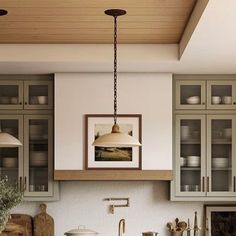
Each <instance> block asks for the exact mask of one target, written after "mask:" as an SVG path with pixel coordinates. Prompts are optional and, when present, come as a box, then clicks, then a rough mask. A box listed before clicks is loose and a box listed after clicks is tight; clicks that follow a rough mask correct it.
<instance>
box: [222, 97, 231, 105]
mask: <svg viewBox="0 0 236 236" xmlns="http://www.w3.org/2000/svg"><path fill="white" fill-rule="evenodd" d="M222 103H223V104H227V105H230V104H232V97H231V96H224V97H222Z"/></svg>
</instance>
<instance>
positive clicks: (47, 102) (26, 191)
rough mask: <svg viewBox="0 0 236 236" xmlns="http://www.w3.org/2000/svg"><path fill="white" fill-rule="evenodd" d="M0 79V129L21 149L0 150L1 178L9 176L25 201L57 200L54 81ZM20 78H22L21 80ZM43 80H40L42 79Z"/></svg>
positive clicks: (28, 78) (27, 77)
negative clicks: (10, 136)
mask: <svg viewBox="0 0 236 236" xmlns="http://www.w3.org/2000/svg"><path fill="white" fill-rule="evenodd" d="M1 77H5V76H0V129H1V130H2V131H3V132H7V133H10V134H11V135H13V136H15V137H16V138H18V139H19V140H20V141H21V143H22V144H23V145H22V146H21V147H14V148H4V147H1V148H0V175H4V176H8V179H9V180H10V182H12V183H13V184H18V187H19V190H20V191H21V192H22V194H23V196H24V200H28V201H50V200H57V199H58V196H59V194H58V183H57V182H54V181H53V174H54V173H53V170H54V166H53V164H54V142H53V133H54V122H53V117H54V106H53V80H52V78H50V79H44V76H39V77H40V78H37V79H34V78H33V79H30V78H31V76H25V77H26V79H24V76H21V78H19V80H18V78H17V77H18V76H15V77H16V79H15V77H14V79H12V78H11V79H9V80H7V79H3V80H1ZM22 77H23V78H22ZM42 77H43V78H42Z"/></svg>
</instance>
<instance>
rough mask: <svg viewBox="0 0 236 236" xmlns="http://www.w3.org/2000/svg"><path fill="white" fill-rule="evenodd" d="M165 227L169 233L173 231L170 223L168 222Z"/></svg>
mask: <svg viewBox="0 0 236 236" xmlns="http://www.w3.org/2000/svg"><path fill="white" fill-rule="evenodd" d="M166 227H167V228H168V230H169V231H170V232H171V231H174V225H173V224H172V223H171V222H168V223H167V224H166Z"/></svg>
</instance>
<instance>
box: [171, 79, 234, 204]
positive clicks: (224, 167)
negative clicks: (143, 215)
mask: <svg viewBox="0 0 236 236" xmlns="http://www.w3.org/2000/svg"><path fill="white" fill-rule="evenodd" d="M174 82H175V89H176V91H175V95H176V96H175V97H174V99H175V109H174V110H173V112H174V119H175V128H174V135H173V138H174V140H173V143H174V146H173V150H174V152H173V162H174V170H175V171H174V180H173V181H172V184H171V199H172V200H179V201H193V200H195V201H222V200H224V201H235V197H236V151H235V150H236V149H235V147H236V77H235V76H223V75H222V76H216V75H206V76H202V75H194V76H191V75H184V76H176V78H175V80H174ZM219 197H220V198H219Z"/></svg>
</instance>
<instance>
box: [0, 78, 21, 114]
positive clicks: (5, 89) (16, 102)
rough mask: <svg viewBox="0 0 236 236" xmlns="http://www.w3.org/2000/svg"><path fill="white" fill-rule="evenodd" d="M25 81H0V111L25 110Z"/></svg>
mask: <svg viewBox="0 0 236 236" xmlns="http://www.w3.org/2000/svg"><path fill="white" fill-rule="evenodd" d="M23 94H24V93H23V81H19V80H0V109H23Z"/></svg>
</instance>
